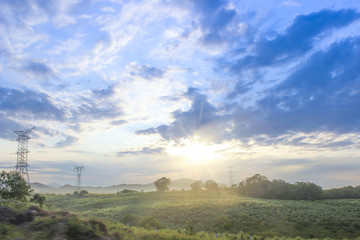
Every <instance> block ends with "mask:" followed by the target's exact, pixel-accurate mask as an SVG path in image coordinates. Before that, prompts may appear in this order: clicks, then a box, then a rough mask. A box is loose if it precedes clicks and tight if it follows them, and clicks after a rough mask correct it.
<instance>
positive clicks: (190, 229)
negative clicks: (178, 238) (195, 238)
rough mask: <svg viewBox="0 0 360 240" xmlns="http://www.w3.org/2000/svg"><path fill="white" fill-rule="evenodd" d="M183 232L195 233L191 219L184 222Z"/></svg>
mask: <svg viewBox="0 0 360 240" xmlns="http://www.w3.org/2000/svg"><path fill="white" fill-rule="evenodd" d="M185 233H186V234H188V235H195V234H196V231H195V227H194V222H193V221H187V222H186V225H185Z"/></svg>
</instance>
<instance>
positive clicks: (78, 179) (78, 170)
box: [74, 165, 85, 193]
mask: <svg viewBox="0 0 360 240" xmlns="http://www.w3.org/2000/svg"><path fill="white" fill-rule="evenodd" d="M74 170H75V171H76V176H77V177H76V190H77V191H78V192H79V193H80V191H81V188H82V185H81V174H82V171H84V170H85V167H84V165H81V166H78V165H76V166H75V169H74Z"/></svg>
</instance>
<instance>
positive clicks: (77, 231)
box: [66, 217, 107, 240]
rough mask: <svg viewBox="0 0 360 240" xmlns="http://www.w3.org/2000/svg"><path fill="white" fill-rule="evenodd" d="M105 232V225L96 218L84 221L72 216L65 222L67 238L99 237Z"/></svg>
mask: <svg viewBox="0 0 360 240" xmlns="http://www.w3.org/2000/svg"><path fill="white" fill-rule="evenodd" d="M106 233H107V229H106V225H105V224H104V223H103V222H101V221H98V220H94V219H93V220H90V221H88V222H86V221H82V220H79V219H78V218H77V217H72V218H70V219H69V221H68V223H67V229H66V236H67V238H68V239H69V240H72V239H74V240H82V239H84V240H86V239H99V238H100V237H101V236H102V235H104V234H106Z"/></svg>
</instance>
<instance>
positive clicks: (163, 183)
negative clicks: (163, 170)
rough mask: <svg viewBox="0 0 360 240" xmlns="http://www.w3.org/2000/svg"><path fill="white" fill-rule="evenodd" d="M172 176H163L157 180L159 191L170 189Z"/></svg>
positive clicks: (156, 185) (156, 184)
mask: <svg viewBox="0 0 360 240" xmlns="http://www.w3.org/2000/svg"><path fill="white" fill-rule="evenodd" d="M170 181H171V179H170V178H166V177H162V178H160V179H158V180H156V182H155V187H156V190H157V191H159V192H164V191H169V185H170Z"/></svg>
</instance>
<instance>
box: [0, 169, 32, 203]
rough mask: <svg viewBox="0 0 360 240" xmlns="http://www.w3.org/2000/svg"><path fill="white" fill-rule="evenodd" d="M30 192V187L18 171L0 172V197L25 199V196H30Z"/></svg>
mask: <svg viewBox="0 0 360 240" xmlns="http://www.w3.org/2000/svg"><path fill="white" fill-rule="evenodd" d="M31 193H32V191H31V187H30V186H29V185H28V184H27V183H26V181H25V180H24V179H23V178H22V177H21V175H20V173H19V172H15V171H11V172H8V173H7V172H5V171H2V172H1V174H0V197H1V198H2V199H16V200H20V201H26V197H27V196H30V194H31Z"/></svg>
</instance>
